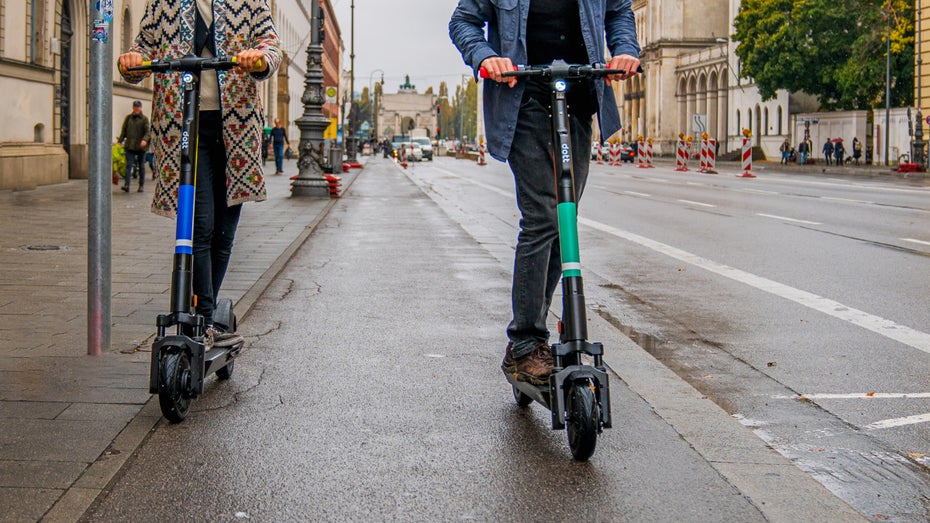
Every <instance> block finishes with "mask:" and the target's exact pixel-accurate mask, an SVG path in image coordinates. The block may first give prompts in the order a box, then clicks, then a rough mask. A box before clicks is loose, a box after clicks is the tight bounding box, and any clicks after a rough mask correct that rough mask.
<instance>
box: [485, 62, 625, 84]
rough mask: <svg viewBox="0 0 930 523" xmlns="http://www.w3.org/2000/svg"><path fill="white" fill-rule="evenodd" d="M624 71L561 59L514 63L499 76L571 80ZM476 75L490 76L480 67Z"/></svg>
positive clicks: (599, 76)
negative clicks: (534, 63) (550, 62)
mask: <svg viewBox="0 0 930 523" xmlns="http://www.w3.org/2000/svg"><path fill="white" fill-rule="evenodd" d="M625 72H626V71H623V70H619V69H608V68H607V65H606V64H591V65H583V64H567V63H565V62H563V61H561V60H557V61H555V62H552V64H550V65H515V66H513V71H506V72H504V73H502V74H501V76H503V77H505V78H507V77H516V78H527V77H531V76H539V77H543V78H563V79H566V80H571V79H575V78H603V77H605V76H609V75H612V74H624V73H625ZM636 72H637V73H641V72H643V68H642V66H639V67H638V68H637V70H636ZM478 75H479V76H481V78H490V76H489V75H488V71H487V69H485V68H484V67H481V68H479V69H478Z"/></svg>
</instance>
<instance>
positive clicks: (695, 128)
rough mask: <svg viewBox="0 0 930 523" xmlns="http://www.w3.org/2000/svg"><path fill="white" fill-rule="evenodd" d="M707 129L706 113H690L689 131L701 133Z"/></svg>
mask: <svg viewBox="0 0 930 523" xmlns="http://www.w3.org/2000/svg"><path fill="white" fill-rule="evenodd" d="M705 131H707V115H706V114H692V115H691V132H693V133H694V134H701V133H703V132H705Z"/></svg>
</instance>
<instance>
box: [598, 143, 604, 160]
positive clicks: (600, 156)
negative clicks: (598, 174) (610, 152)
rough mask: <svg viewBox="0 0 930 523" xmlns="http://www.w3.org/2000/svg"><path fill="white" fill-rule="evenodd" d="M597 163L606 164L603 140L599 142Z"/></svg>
mask: <svg viewBox="0 0 930 523" xmlns="http://www.w3.org/2000/svg"><path fill="white" fill-rule="evenodd" d="M597 164H598V165H604V147H603V146H601V142H597Z"/></svg>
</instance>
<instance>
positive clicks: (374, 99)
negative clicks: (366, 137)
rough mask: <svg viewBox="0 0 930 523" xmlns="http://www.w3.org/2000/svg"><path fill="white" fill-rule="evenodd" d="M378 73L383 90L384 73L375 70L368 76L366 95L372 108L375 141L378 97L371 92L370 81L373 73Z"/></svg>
mask: <svg viewBox="0 0 930 523" xmlns="http://www.w3.org/2000/svg"><path fill="white" fill-rule="evenodd" d="M378 72H380V73H381V86H382V88H383V87H384V71H383V70H381V69H375V70H374V71H372V72H371V74H370V75H368V95H369V96H371V100H372V103H371V104H369V107H372V119H373V120H374V121H375V124H374V125H375V139H376V140H377V139H378V138H379V136H378V96H377V93H375V92H374V91H373V90H372V83H371V80H372V78H373V77H374V76H375V73H378Z"/></svg>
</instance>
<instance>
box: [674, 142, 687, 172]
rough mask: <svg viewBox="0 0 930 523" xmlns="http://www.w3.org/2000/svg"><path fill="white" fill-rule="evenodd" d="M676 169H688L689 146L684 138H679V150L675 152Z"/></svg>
mask: <svg viewBox="0 0 930 523" xmlns="http://www.w3.org/2000/svg"><path fill="white" fill-rule="evenodd" d="M675 170H676V171H687V170H688V146H687V145H685V141H684V140H678V151H677V154H675Z"/></svg>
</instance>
